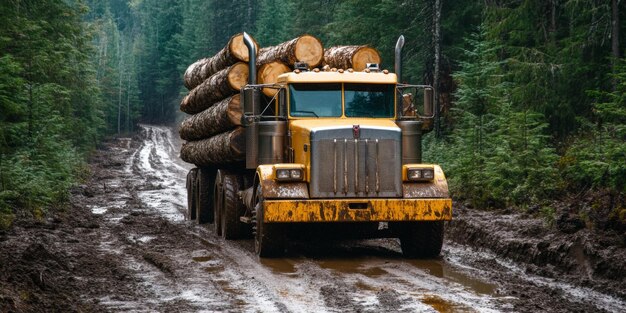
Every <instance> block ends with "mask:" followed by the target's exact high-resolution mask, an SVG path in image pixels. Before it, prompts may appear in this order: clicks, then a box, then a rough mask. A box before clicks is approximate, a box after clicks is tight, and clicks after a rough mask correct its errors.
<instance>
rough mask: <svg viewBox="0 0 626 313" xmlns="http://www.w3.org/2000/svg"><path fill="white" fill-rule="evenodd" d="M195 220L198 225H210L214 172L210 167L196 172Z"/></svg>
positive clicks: (212, 216) (212, 214)
mask: <svg viewBox="0 0 626 313" xmlns="http://www.w3.org/2000/svg"><path fill="white" fill-rule="evenodd" d="M196 175H197V182H198V183H197V188H198V192H197V195H198V196H197V198H196V220H197V221H198V224H205V223H212V222H213V220H214V213H213V184H214V183H215V175H216V171H215V169H214V168H211V167H202V168H199V169H198V172H197V174H196Z"/></svg>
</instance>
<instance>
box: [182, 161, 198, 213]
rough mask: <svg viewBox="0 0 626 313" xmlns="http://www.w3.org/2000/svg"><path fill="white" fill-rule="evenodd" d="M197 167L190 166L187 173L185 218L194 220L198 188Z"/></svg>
mask: <svg viewBox="0 0 626 313" xmlns="http://www.w3.org/2000/svg"><path fill="white" fill-rule="evenodd" d="M197 172H198V169H197V168H192V169H191V170H189V173H187V184H186V186H185V187H186V188H187V216H186V218H187V220H191V221H193V220H195V219H196V198H197V197H198V188H197V183H198V182H197V181H196V179H197V175H196V174H197Z"/></svg>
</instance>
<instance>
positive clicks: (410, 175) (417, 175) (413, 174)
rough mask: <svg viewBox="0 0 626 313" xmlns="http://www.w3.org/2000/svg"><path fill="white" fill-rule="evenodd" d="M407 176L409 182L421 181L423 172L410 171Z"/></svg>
mask: <svg viewBox="0 0 626 313" xmlns="http://www.w3.org/2000/svg"><path fill="white" fill-rule="evenodd" d="M406 176H407V177H408V178H409V180H419V179H420V178H422V171H421V170H409V172H408V173H407V175H406Z"/></svg>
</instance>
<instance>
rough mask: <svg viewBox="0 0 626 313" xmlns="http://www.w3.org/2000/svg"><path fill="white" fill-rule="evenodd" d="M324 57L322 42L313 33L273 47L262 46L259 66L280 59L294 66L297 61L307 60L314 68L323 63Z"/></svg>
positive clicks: (258, 61) (258, 60)
mask: <svg viewBox="0 0 626 313" xmlns="http://www.w3.org/2000/svg"><path fill="white" fill-rule="evenodd" d="M323 58H324V46H323V45H322V42H321V41H320V40H319V39H317V38H316V37H313V36H311V35H302V36H300V37H298V38H294V39H292V40H289V41H286V42H283V43H281V44H279V45H276V46H273V47H266V48H262V49H261V51H259V58H258V59H257V66H260V65H263V64H267V63H271V62H275V61H280V62H283V63H285V64H287V65H289V66H290V67H292V66H293V64H294V63H295V62H296V61H297V62H305V63H307V64H308V65H309V67H310V68H314V67H318V66H319V65H320V64H322V59H323Z"/></svg>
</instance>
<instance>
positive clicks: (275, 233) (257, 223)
mask: <svg viewBox="0 0 626 313" xmlns="http://www.w3.org/2000/svg"><path fill="white" fill-rule="evenodd" d="M252 217H253V219H254V220H253V221H252V233H253V234H254V251H255V252H256V254H257V255H258V256H259V257H262V258H272V257H278V256H281V255H282V254H283V253H284V252H285V237H284V233H283V231H282V230H281V229H280V226H281V225H277V224H266V223H265V222H264V221H263V194H262V192H261V185H258V186H257V189H256V192H255V205H254V212H252Z"/></svg>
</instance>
